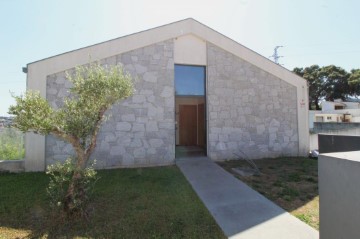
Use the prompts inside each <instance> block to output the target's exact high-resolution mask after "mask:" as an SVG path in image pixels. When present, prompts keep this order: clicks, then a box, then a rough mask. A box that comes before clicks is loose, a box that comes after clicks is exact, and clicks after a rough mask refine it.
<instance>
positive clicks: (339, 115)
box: [309, 99, 360, 129]
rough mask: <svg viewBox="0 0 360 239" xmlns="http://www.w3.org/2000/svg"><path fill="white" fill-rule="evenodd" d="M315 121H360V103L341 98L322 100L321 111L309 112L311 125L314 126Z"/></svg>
mask: <svg viewBox="0 0 360 239" xmlns="http://www.w3.org/2000/svg"><path fill="white" fill-rule="evenodd" d="M314 122H318V123H321V122H325V123H327V122H333V123H335V122H337V123H349V122H360V103H359V102H347V101H342V100H341V99H339V100H334V101H322V102H321V111H319V110H311V111H310V112H309V126H310V129H312V128H314Z"/></svg>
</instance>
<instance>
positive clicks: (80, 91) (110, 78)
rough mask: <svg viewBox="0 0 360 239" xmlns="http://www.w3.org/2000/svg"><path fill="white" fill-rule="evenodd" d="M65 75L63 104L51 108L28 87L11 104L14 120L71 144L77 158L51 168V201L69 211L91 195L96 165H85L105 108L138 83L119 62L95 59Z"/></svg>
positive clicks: (26, 128) (79, 209)
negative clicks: (67, 89)
mask: <svg viewBox="0 0 360 239" xmlns="http://www.w3.org/2000/svg"><path fill="white" fill-rule="evenodd" d="M67 79H68V80H69V81H70V82H71V83H72V87H71V88H70V96H69V97H67V98H65V99H64V105H63V107H61V108H59V109H53V108H51V106H50V104H49V103H48V102H47V101H46V99H44V98H42V97H41V95H40V94H39V93H37V92H31V91H28V92H26V93H25V94H24V95H21V96H14V98H15V100H16V105H14V106H10V108H9V113H10V114H13V115H15V118H14V119H13V125H14V127H16V128H18V129H20V130H21V131H23V132H27V131H32V132H35V133H38V134H43V135H47V134H52V135H54V136H56V137H58V138H60V139H62V140H65V141H67V142H68V143H70V144H71V145H72V146H73V148H74V150H75V152H76V157H74V158H75V162H74V163H72V162H70V161H66V162H65V164H64V165H60V164H56V165H54V166H50V167H49V168H48V173H49V174H50V175H51V176H52V179H51V181H50V184H49V188H48V192H49V195H50V198H51V201H52V204H53V205H59V206H62V208H63V211H64V212H65V213H66V214H67V215H68V216H70V215H73V214H74V213H77V212H83V211H84V208H85V206H86V203H87V201H88V199H89V195H88V191H89V189H90V185H91V183H90V181H91V180H90V179H92V178H93V177H94V176H95V175H94V173H95V171H94V170H93V169H92V168H90V169H89V168H87V162H88V160H89V158H90V156H91V154H92V152H93V151H94V149H95V147H96V138H97V134H98V132H99V129H100V125H101V123H102V122H103V121H104V120H105V119H106V117H105V112H106V111H107V110H108V109H109V108H110V107H111V106H112V105H113V104H115V103H116V102H117V101H119V100H121V99H124V98H127V97H129V96H131V95H132V94H133V92H134V88H133V80H132V77H131V76H130V74H129V73H127V72H125V71H124V70H123V68H122V66H120V65H114V66H109V67H104V66H101V65H100V64H99V63H91V64H89V65H87V66H80V67H77V68H76V70H75V73H74V74H67Z"/></svg>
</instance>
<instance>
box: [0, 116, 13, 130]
mask: <svg viewBox="0 0 360 239" xmlns="http://www.w3.org/2000/svg"><path fill="white" fill-rule="evenodd" d="M12 119H13V118H12V117H7V116H0V129H1V128H5V127H9V126H10V125H11V123H12Z"/></svg>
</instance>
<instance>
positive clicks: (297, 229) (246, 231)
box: [176, 157, 319, 239]
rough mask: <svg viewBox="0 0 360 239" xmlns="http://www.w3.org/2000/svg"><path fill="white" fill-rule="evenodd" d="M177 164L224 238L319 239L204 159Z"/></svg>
mask: <svg viewBox="0 0 360 239" xmlns="http://www.w3.org/2000/svg"><path fill="white" fill-rule="evenodd" d="M176 164H177V165H178V167H179V168H180V170H181V171H182V173H183V174H184V175H185V177H186V178H187V180H188V181H189V182H190V184H191V186H192V187H193V189H194V190H195V192H196V193H197V194H198V196H199V197H200V199H201V200H202V201H203V202H204V204H205V206H206V207H207V208H208V210H209V211H210V213H211V214H212V216H213V217H214V218H215V220H216V222H217V223H218V224H219V226H220V227H221V229H222V230H223V231H224V233H225V235H226V236H227V237H229V238H241V239H263V238H264V239H265V238H266V239H318V238H319V232H318V231H316V230H315V229H314V228H312V227H310V226H309V225H307V224H305V223H303V222H302V221H300V220H299V219H297V218H296V217H294V216H292V215H291V214H289V213H288V212H286V211H285V210H283V209H282V208H280V207H279V206H277V205H276V204H274V203H273V202H271V201H270V200H268V199H267V198H265V197H264V196H262V195H261V194H259V193H258V192H256V191H254V190H253V189H251V188H250V187H249V186H247V185H246V184H245V183H243V182H241V181H240V180H238V179H236V178H235V177H233V176H232V175H231V174H229V173H228V172H226V171H225V170H224V169H222V168H221V167H220V166H218V165H217V164H216V163H214V162H213V161H211V160H210V159H208V158H207V157H197V158H194V157H192V158H180V159H177V161H176Z"/></svg>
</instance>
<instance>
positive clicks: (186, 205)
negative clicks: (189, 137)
mask: <svg viewBox="0 0 360 239" xmlns="http://www.w3.org/2000/svg"><path fill="white" fill-rule="evenodd" d="M98 175H99V176H100V177H101V178H100V180H99V181H98V182H97V184H96V188H95V192H94V202H93V203H92V205H91V208H92V210H93V213H92V216H91V217H90V219H89V220H88V221H81V220H76V221H73V222H68V221H61V220H59V219H56V218H54V217H53V216H51V213H50V210H49V209H48V202H47V196H46V191H45V189H46V187H47V184H48V177H47V175H45V174H44V173H21V174H0V185H1V186H0V238H1V239H2V238H22V237H32V238H225V236H224V235H223V233H222V231H221V229H220V228H219V227H218V226H217V224H216V222H215V221H214V219H213V218H212V217H211V215H210V214H209V212H208V211H207V209H206V208H205V206H204V205H203V204H202V202H201V201H200V199H199V198H198V197H197V196H196V194H195V192H194V191H193V190H192V188H191V186H190V185H189V184H188V183H187V181H186V179H185V178H184V176H183V175H182V174H181V172H180V171H179V169H178V168H177V167H176V166H169V167H157V168H143V169H116V170H102V171H99V174H98Z"/></svg>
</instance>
